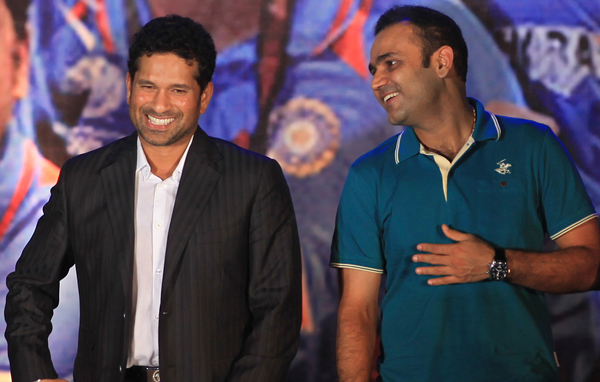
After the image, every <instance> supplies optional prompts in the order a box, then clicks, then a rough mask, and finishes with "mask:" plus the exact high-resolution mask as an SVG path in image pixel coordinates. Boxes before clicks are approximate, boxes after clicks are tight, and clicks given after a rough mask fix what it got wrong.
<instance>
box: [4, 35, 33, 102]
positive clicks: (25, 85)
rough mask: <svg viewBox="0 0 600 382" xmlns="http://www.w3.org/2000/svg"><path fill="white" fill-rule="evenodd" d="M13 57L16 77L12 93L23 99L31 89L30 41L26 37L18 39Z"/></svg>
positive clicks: (16, 97) (15, 96)
mask: <svg viewBox="0 0 600 382" xmlns="http://www.w3.org/2000/svg"><path fill="white" fill-rule="evenodd" d="M13 59H14V63H15V72H14V76H15V77H14V86H13V88H12V95H13V97H14V98H15V99H21V98H23V97H25V96H26V95H27V92H28V91H29V41H28V40H27V39H26V38H25V39H23V40H18V41H16V43H15V49H14V51H13ZM2 69H4V68H0V70H2Z"/></svg>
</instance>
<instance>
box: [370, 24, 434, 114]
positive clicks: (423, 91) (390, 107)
mask: <svg viewBox="0 0 600 382" xmlns="http://www.w3.org/2000/svg"><path fill="white" fill-rule="evenodd" d="M414 28H415V27H413V26H412V25H410V24H407V23H398V24H395V25H392V26H389V27H387V28H386V29H384V30H382V31H381V32H379V34H378V35H377V37H375V41H374V42H373V47H372V48H371V59H370V63H369V70H370V72H371V74H372V75H373V80H372V82H371V88H372V89H373V94H374V95H375V98H377V100H378V101H379V103H380V104H381V105H382V106H383V108H384V109H385V110H386V111H387V112H388V118H389V121H390V123H392V124H394V125H406V126H415V125H416V126H418V125H419V123H420V121H421V120H422V118H423V117H424V116H427V109H428V106H429V105H431V102H432V101H434V100H435V99H436V97H437V95H438V94H439V87H440V86H441V82H440V79H439V77H438V75H437V74H436V71H435V69H434V68H433V65H430V66H429V68H425V67H423V62H422V54H421V42H420V39H419V37H418V36H417V35H415V34H414V31H413V29H414ZM434 55H435V53H434Z"/></svg>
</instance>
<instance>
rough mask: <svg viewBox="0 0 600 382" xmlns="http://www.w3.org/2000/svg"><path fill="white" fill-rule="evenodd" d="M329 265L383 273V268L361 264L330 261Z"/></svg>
mask: <svg viewBox="0 0 600 382" xmlns="http://www.w3.org/2000/svg"><path fill="white" fill-rule="evenodd" d="M329 266H330V267H332V268H348V269H357V270H359V271H367V272H372V273H379V274H383V269H377V268H370V267H363V266H361V265H355V264H343V263H329Z"/></svg>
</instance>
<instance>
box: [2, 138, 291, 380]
mask: <svg viewBox="0 0 600 382" xmlns="http://www.w3.org/2000/svg"><path fill="white" fill-rule="evenodd" d="M136 139H137V136H136V135H135V134H134V135H132V136H129V137H127V138H124V139H121V140H119V141H117V142H115V143H113V144H111V145H108V146H106V147H104V148H101V149H99V150H96V151H93V152H91V153H88V154H84V155H81V156H78V157H75V158H73V159H71V160H69V161H68V162H66V163H65V165H64V166H63V169H62V171H61V176H60V179H59V181H58V183H57V185H56V186H55V187H54V188H53V190H52V196H51V198H50V201H49V202H48V204H47V205H46V206H45V207H44V216H43V217H42V218H41V219H40V221H39V223H38V226H37V229H36V231H35V234H34V235H33V238H32V239H31V241H30V242H29V244H28V245H27V247H26V249H25V251H24V252H23V255H22V256H21V259H20V260H19V262H18V263H17V266H16V270H15V272H13V273H12V274H10V275H9V276H8V278H7V285H8V288H9V293H8V297H7V303H6V310H5V317H6V320H7V329H6V338H7V341H8V345H9V357H10V364H11V371H12V373H13V381H14V382H31V381H33V380H36V379H37V378H50V377H56V373H55V371H54V368H53V366H52V362H51V360H50V355H49V353H48V346H47V336H48V334H49V332H50V331H51V325H50V319H51V316H52V310H53V308H55V307H56V305H57V304H58V284H59V280H60V279H61V278H62V277H64V276H65V275H66V273H67V271H68V269H69V268H70V267H71V266H72V265H73V264H75V266H76V269H77V278H78V282H79V293H80V307H81V308H80V309H81V323H80V328H79V343H78V351H77V359H76V361H75V368H74V378H75V381H81V382H92V381H107V382H114V381H121V380H122V379H123V375H124V374H123V373H124V370H125V366H126V358H127V352H128V348H129V343H130V336H131V333H132V330H131V321H132V320H131V311H132V307H131V305H132V302H131V301H132V275H133V248H134V198H135V195H134V192H135V165H136ZM160 312H161V315H160V321H159V346H160V368H161V379H162V381H167V382H182V381H281V380H283V379H284V378H285V375H286V373H287V370H288V368H289V364H290V362H291V360H292V358H293V357H294V355H295V353H296V350H297V346H298V338H299V329H300V322H301V265H300V249H299V242H298V233H297V228H296V221H295V216H294V211H293V207H292V202H291V199H290V194H289V190H288V187H287V183H286V182H285V178H284V177H283V174H282V172H281V169H280V168H279V166H278V165H277V163H276V162H275V161H273V160H271V159H268V158H266V157H263V156H260V155H257V154H254V153H251V152H249V151H246V150H243V149H241V148H239V147H237V146H235V145H233V144H231V143H228V142H225V141H222V140H219V139H214V138H211V137H208V136H207V135H206V134H205V133H204V131H202V130H201V129H200V128H198V130H197V132H196V134H195V138H194V140H193V142H192V145H191V147H190V151H189V153H188V156H187V159H186V163H185V166H184V169H183V174H182V177H181V181H180V185H179V189H178V193H177V197H176V201H175V207H174V209H173V215H172V220H171V225H170V229H169V234H168V241H167V250H166V257H165V266H164V278H163V284H162V296H161V310H160Z"/></svg>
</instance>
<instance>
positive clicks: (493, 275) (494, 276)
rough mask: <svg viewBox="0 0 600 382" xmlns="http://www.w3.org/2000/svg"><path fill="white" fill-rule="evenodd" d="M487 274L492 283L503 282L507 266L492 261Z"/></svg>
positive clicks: (502, 262)
mask: <svg viewBox="0 0 600 382" xmlns="http://www.w3.org/2000/svg"><path fill="white" fill-rule="evenodd" d="M489 274H490V280H492V281H502V280H504V279H505V278H506V276H508V264H507V263H506V262H505V261H495V260H494V261H492V263H491V264H490V270H489Z"/></svg>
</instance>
